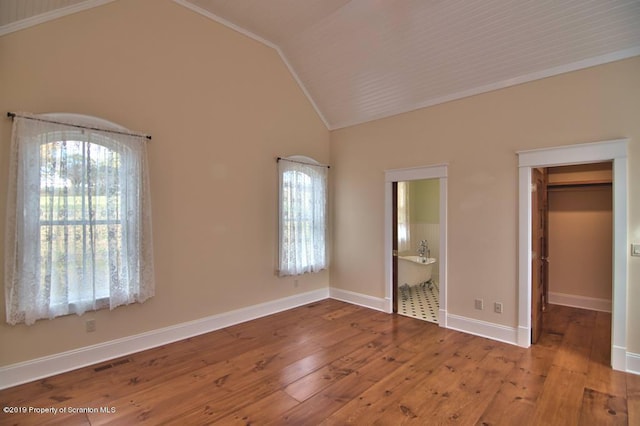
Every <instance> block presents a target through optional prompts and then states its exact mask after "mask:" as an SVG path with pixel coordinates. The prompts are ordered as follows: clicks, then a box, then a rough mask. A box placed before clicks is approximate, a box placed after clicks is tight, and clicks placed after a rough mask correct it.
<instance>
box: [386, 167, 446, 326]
mask: <svg viewBox="0 0 640 426" xmlns="http://www.w3.org/2000/svg"><path fill="white" fill-rule="evenodd" d="M447 169H448V166H447V165H446V164H438V165H432V166H423V167H412V168H408V169H394V170H387V171H385V262H384V265H385V276H386V284H387V285H386V291H385V298H386V301H387V304H386V309H385V310H386V311H387V312H389V313H391V312H394V313H399V311H400V309H401V302H402V294H401V293H400V291H399V290H401V289H400V288H399V286H398V280H399V279H400V281H403V280H404V278H403V274H404V272H403V271H402V268H401V267H399V266H398V261H405V260H407V259H400V256H402V257H411V256H413V260H415V261H417V262H416V263H415V264H414V265H413V266H420V267H424V266H426V265H430V266H431V277H426V278H424V279H421V278H419V279H418V280H417V281H416V282H415V283H414V282H409V281H408V280H406V282H404V281H403V282H401V283H400V285H401V286H402V284H407V286H405V287H404V288H403V289H402V290H406V289H407V287H411V284H415V285H417V287H416V289H417V290H420V291H428V290H429V286H432V289H433V290H436V289H437V304H435V303H432V306H431V310H433V311H434V312H433V314H435V315H433V316H434V317H435V318H436V321H437V323H438V325H439V326H440V327H445V328H446V327H447V312H446V309H447ZM415 191H417V192H418V195H415V194H414V195H413V203H414V204H415V206H414V207H417V211H414V212H413V219H414V220H413V222H414V223H412V220H411V215H412V210H413V209H412V208H411V202H412V201H411V199H412V197H411V195H412V192H415ZM427 193H428V194H430V195H427ZM434 193H435V194H437V196H434ZM403 197H409V200H408V203H409V207H408V209H407V208H406V207H405V208H404V210H405V212H404V213H403V214H407V212H408V218H407V217H402V215H399V209H398V204H399V201H398V199H399V198H400V199H402V198H403ZM425 200H430V201H425ZM436 222H437V223H436ZM399 223H400V224H401V226H399V225H398V224H399ZM399 230H400V232H399ZM399 243H400V245H399ZM399 255H400V256H399ZM429 259H434V261H429ZM405 272H406V271H405ZM421 276H423V275H421ZM436 283H437V287H436ZM421 285H423V286H421ZM407 301H408V298H407ZM414 303H415V302H414ZM423 305H424V303H423ZM426 305H427V306H426V307H425V308H426V309H429V307H428V304H426ZM416 310H417V309H416ZM428 314H429V315H430V316H431V315H432V312H428ZM421 319H423V318H421Z"/></svg>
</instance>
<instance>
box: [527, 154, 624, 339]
mask: <svg viewBox="0 0 640 426" xmlns="http://www.w3.org/2000/svg"><path fill="white" fill-rule="evenodd" d="M612 166H613V163H612V162H611V161H608V162H601V163H590V164H579V165H570V166H557V167H548V168H535V169H532V212H531V217H532V220H531V223H532V229H531V231H532V256H531V257H532V259H531V260H532V267H531V268H532V299H531V300H532V306H531V313H532V318H531V323H532V328H531V343H536V342H537V341H538V338H539V335H540V332H541V330H542V324H543V321H544V320H543V319H544V317H545V315H544V313H545V312H546V311H547V309H548V305H549V304H552V305H562V306H570V307H574V308H580V309H587V310H592V311H600V312H607V313H610V312H611V298H612V276H613V271H612V268H613V265H612V258H611V252H612V250H613V247H612V244H613V232H612V229H613V199H612V181H613V175H612V172H613V170H612V169H613V167H612Z"/></svg>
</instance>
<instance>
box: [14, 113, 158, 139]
mask: <svg viewBox="0 0 640 426" xmlns="http://www.w3.org/2000/svg"><path fill="white" fill-rule="evenodd" d="M7 117H9V118H11V119H13V118H15V117H20V118H26V119H27V120H35V121H42V122H45V123H54V124H64V125H65V126H71V127H76V128H79V129H88V130H97V131H99V132H107V133H116V134H118V135H125V136H137V137H140V138H146V139H148V140H151V135H145V134H143V133H129V132H121V131H119V130H110V129H101V128H99V127H90V126H82V125H80V124H70V123H65V122H63V121H56V120H49V119H46V118H36V117H30V116H28V115H21V114H17V113H15V112H7Z"/></svg>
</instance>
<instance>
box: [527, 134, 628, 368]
mask: <svg viewBox="0 0 640 426" xmlns="http://www.w3.org/2000/svg"><path fill="white" fill-rule="evenodd" d="M628 141H629V139H616V140H609V141H603V142H594V143H586V144H576V145H566V146H559V147H553V148H542V149H534V150H528V151H518V152H517V154H518V167H519V184H518V185H519V186H518V192H519V195H518V205H519V207H518V209H519V210H518V211H519V212H518V241H519V242H518V345H519V346H522V347H525V348H526V347H529V346H530V345H531V169H532V168H536V167H554V166H566V165H574V164H586V163H598V162H601V161H613V277H612V278H613V290H612V299H613V300H612V312H611V318H612V319H611V329H612V330H611V366H612V367H613V369H614V370H620V371H626V370H627V368H626V367H627V262H628V259H627V251H628V250H627V238H628V232H627V226H628V225H627V145H628Z"/></svg>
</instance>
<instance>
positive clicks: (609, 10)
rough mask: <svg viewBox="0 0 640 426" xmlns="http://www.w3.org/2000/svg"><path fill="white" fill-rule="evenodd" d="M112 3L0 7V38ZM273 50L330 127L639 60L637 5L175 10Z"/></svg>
mask: <svg viewBox="0 0 640 426" xmlns="http://www.w3.org/2000/svg"><path fill="white" fill-rule="evenodd" d="M109 1H112V0H84V1H83V0H2V1H1V2H0V35H1V34H3V33H6V32H8V31H7V28H8V29H9V30H11V28H16V27H18V26H19V25H20V23H21V22H22V23H24V22H25V21H33V22H38V19H40V17H41V16H43V15H46V14H51V13H55V12H56V11H57V12H58V13H62V12H64V11H65V10H66V11H69V12H73V11H76V10H81V9H82V8H84V7H91V6H93V5H96V4H103V3H107V2H109ZM174 1H175V2H176V3H178V4H181V5H182V6H185V7H188V8H190V9H191V10H193V11H195V12H198V13H200V14H202V15H205V16H208V17H209V18H211V19H213V20H216V21H218V22H221V23H223V24H225V25H228V26H230V27H232V28H234V29H236V30H238V31H240V32H242V33H244V34H246V35H248V36H249V37H252V38H254V39H256V40H259V41H261V42H263V43H265V44H266V45H268V46H270V47H272V48H274V49H276V50H277V51H278V53H279V54H280V55H281V56H282V59H283V60H284V61H285V62H286V64H287V66H288V67H289V69H290V71H291V72H292V74H293V75H294V77H295V78H296V80H297V81H298V83H299V84H300V86H301V88H302V89H303V90H304V92H305V93H306V95H307V96H308V97H309V99H310V101H311V102H312V103H313V105H314V107H315V108H316V110H317V111H318V113H319V115H320V116H321V117H322V119H323V120H324V121H325V123H326V124H327V127H328V128H330V129H336V128H341V127H346V126H349V125H353V124H358V123H363V122H367V121H371V120H374V119H377V118H382V117H387V116H391V115H394V114H398V113H401V112H406V111H410V110H414V109H417V108H421V107H425V106H430V105H435V104H438V103H442V102H446V101H450V100H454V99H458V98H462V97H465V96H471V95H474V94H478V93H483V92H486V91H490V90H494V89H499V88H503V87H508V86H511V85H514V84H519V83H524V82H527V81H532V80H535V79H539V78H544V77H548V76H552V75H556V74H560V73H563V72H568V71H573V70H578V69H581V68H585V67H589V66H594V65H598V64H603V63H607V62H611V61H615V60H619V59H623V58H628V57H631V56H636V55H640V0H174Z"/></svg>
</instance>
